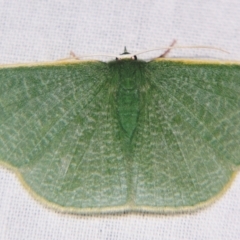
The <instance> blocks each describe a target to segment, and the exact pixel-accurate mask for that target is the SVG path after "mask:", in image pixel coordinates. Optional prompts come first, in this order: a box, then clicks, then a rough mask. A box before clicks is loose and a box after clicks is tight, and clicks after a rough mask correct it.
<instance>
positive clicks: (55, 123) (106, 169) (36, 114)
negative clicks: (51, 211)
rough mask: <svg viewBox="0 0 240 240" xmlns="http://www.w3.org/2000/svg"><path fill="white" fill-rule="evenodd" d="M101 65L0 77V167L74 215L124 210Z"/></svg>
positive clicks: (122, 178)
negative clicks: (0, 163) (0, 164)
mask: <svg viewBox="0 0 240 240" xmlns="http://www.w3.org/2000/svg"><path fill="white" fill-rule="evenodd" d="M108 75H109V71H108V67H107V64H105V63H100V62H86V63H78V64H66V65H64V64H56V65H50V66H47V65H45V66H32V67H15V68H2V69H0V112H1V114H0V160H2V161H3V162H6V163H7V164H8V165H10V166H12V167H14V169H15V170H16V171H18V173H19V175H20V177H21V178H22V180H23V181H24V182H25V183H26V184H27V185H28V186H29V187H30V189H31V190H33V192H34V193H35V196H40V197H41V198H42V199H43V200H47V201H48V202H50V203H53V204H56V205H58V206H60V207H64V208H66V209H70V210H71V209H74V208H76V209H77V210H76V211H91V210H93V211H98V209H99V208H111V207H115V206H122V205H124V204H125V203H126V196H127V189H126V169H125V166H124V159H123V155H122V152H121V145H120V143H119V133H118V128H119V127H118V122H117V118H116V114H115V112H114V109H113V108H114V107H113V104H112V98H111V96H112V94H110V93H109V91H110V90H109V89H111V87H109V84H108V81H107V79H108V77H109V76H108Z"/></svg>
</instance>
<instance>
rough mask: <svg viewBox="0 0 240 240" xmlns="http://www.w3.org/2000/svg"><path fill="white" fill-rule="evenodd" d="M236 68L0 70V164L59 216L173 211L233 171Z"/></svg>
mask: <svg viewBox="0 0 240 240" xmlns="http://www.w3.org/2000/svg"><path fill="white" fill-rule="evenodd" d="M239 86H240V65H239V64H237V63H229V64H228V63H221V64H220V63H213V62H212V63H211V62H208V63H207V62H203V61H202V62H201V61H180V60H179V61H174V60H161V61H160V60H159V61H158V60H154V61H151V62H144V61H139V60H131V59H124V60H119V61H112V62H109V63H103V62H77V63H61V62H60V63H54V64H48V65H39V66H34V65H33V66H19V67H17V66H16V67H6V68H1V69H0V159H1V160H2V161H4V162H5V163H6V164H7V165H8V166H11V167H12V168H13V169H14V170H15V171H16V172H17V173H18V176H19V177H20V179H21V180H22V181H23V182H24V184H25V186H27V188H28V189H30V190H31V192H32V193H33V195H34V196H36V197H37V198H39V199H41V200H43V201H45V202H46V203H48V204H50V205H51V206H55V207H56V208H58V209H60V210H62V211H72V212H81V213H82V212H83V213H88V212H110V211H124V210H129V211H151V212H164V211H182V210H183V209H186V210H189V209H195V208H196V207H199V206H202V205H204V204H206V203H208V202H211V201H213V200H214V199H216V198H217V196H219V195H220V194H221V193H222V192H223V191H224V190H225V189H226V186H228V185H229V183H230V182H231V180H232V179H233V176H235V173H236V171H237V169H238V168H239V165H240V149H239V144H240V121H239V119H240V87H239Z"/></svg>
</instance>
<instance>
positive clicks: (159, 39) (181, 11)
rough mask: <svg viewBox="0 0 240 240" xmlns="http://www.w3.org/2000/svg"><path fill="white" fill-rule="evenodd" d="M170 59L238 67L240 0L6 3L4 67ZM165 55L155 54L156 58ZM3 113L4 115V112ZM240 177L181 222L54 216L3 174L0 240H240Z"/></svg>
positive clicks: (0, 39)
mask: <svg viewBox="0 0 240 240" xmlns="http://www.w3.org/2000/svg"><path fill="white" fill-rule="evenodd" d="M173 39H177V40H178V43H179V44H181V45H214V46H217V47H221V48H224V49H226V50H228V51H230V53H231V54H230V55H226V54H224V53H221V52H215V51H209V50H197V49H194V50H182V51H179V50H175V51H172V53H171V56H190V57H196V56H197V57H209V58H222V59H233V60H239V61H240V1H239V0H219V1H216V0H207V1H204V0H162V1H153V0H146V1H144V0H133V1H128V0H121V1H120V0H118V1H115V0H106V1H98V0H85V1H83V0H70V1H68V0H59V1H57V0H55V1H54V0H38V1H37V0H35V1H30V0H21V1H19V0H0V63H16V62H33V61H49V60H56V59H60V58H65V57H67V56H68V55H69V51H70V50H73V51H74V52H75V53H76V54H78V55H80V54H93V53H96V52H103V53H113V54H119V53H121V52H122V51H123V47H124V46H125V45H126V46H127V47H128V50H129V51H130V52H134V51H140V50H145V49H149V48H153V47H157V46H168V45H169V44H170V43H171V41H172V40H173ZM158 54H160V52H157V53H155V56H156V55H158ZM0 114H1V113H0ZM239 222H240V176H238V177H237V179H236V180H235V181H234V183H233V185H232V186H231V188H230V189H229V190H228V192H227V193H226V194H225V195H224V196H223V197H222V198H221V199H220V200H219V201H217V202H216V203H215V204H214V205H212V206H210V207H208V208H206V209H204V210H202V211H199V212H196V213H192V214H184V215H177V216H172V215H170V216H165V215H146V214H140V213H139V214H115V215H107V216H94V217H92V216H81V215H77V216H74V215H67V214H65V215H64V214H60V213H56V212H54V211H52V210H49V209H47V208H45V207H43V206H42V205H41V204H40V203H39V202H37V201H35V200H34V199H33V198H32V197H31V196H30V195H29V194H28V193H27V192H26V190H25V189H24V188H23V187H22V186H21V185H20V183H19V181H18V179H17V178H16V177H15V175H14V174H12V173H11V172H10V171H8V170H6V169H4V168H3V167H0V239H1V240H8V239H11V240H12V239H14V240H15V239H21V240H22V239H24V240H28V239H29V240H32V239H44V240H46V239H51V240H55V239H56V240H61V239H74V240H75V239H114V240H115V239H240V224H239Z"/></svg>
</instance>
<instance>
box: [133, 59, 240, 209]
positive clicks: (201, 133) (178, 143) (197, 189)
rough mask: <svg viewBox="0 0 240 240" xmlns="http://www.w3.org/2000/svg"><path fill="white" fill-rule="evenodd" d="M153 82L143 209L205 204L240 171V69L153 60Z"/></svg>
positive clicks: (139, 190)
mask: <svg viewBox="0 0 240 240" xmlns="http://www.w3.org/2000/svg"><path fill="white" fill-rule="evenodd" d="M145 78H146V79H147V80H148V85H149V86H148V92H147V94H146V96H145V98H146V101H145V105H144V107H143V108H142V110H141V113H140V117H139V122H138V126H137V129H136V132H135V137H134V141H135V146H136V147H135V151H134V152H135V156H134V159H133V169H134V174H133V183H134V184H133V186H134V189H133V196H134V202H135V205H136V206H135V207H136V209H146V210H150V211H158V210H159V211H161V210H163V211H164V210H176V209H184V208H191V207H194V206H197V205H201V204H204V203H206V202H207V201H209V200H211V199H213V198H214V197H216V196H218V195H219V194H220V193H221V192H222V191H223V190H224V189H225V188H226V185H227V184H228V183H229V182H230V180H231V179H232V177H233V175H234V171H236V170H237V167H238V166H239V165H240V147H239V146H240V65H234V64H232V65H231V64H213V63H210V64H203V63H184V62H174V61H152V62H150V63H148V65H147V68H146V75H145Z"/></svg>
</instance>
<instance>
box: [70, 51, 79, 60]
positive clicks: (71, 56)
mask: <svg viewBox="0 0 240 240" xmlns="http://www.w3.org/2000/svg"><path fill="white" fill-rule="evenodd" d="M69 55H70V58H72V59H76V60H80V59H79V57H77V55H76V54H75V53H74V52H73V51H70V54H69Z"/></svg>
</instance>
